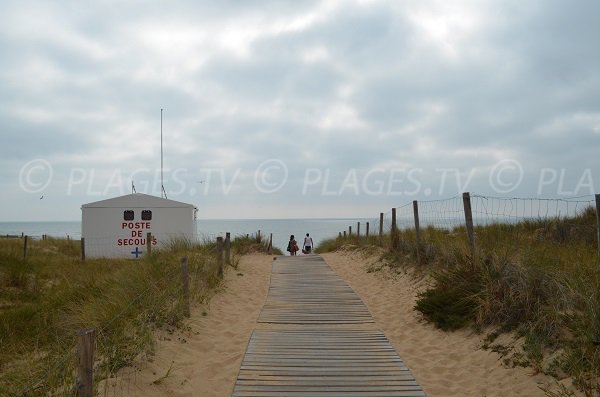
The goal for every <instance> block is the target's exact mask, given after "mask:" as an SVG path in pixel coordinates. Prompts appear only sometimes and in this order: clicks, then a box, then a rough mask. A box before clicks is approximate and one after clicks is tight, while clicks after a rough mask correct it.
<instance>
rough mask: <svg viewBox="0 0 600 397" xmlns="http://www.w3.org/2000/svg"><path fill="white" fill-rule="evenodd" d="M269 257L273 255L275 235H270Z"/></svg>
mask: <svg viewBox="0 0 600 397" xmlns="http://www.w3.org/2000/svg"><path fill="white" fill-rule="evenodd" d="M267 253H268V254H269V255H273V233H269V247H268V249H267Z"/></svg>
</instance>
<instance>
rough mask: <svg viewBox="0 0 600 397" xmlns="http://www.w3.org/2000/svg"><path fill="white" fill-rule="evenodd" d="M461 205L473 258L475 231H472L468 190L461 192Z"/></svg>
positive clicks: (471, 214)
mask: <svg viewBox="0 0 600 397" xmlns="http://www.w3.org/2000/svg"><path fill="white" fill-rule="evenodd" d="M463 207H464V208H465V225H466V227H467V238H468V239H469V248H470V249H471V256H472V258H473V259H475V233H474V232H473V213H472V212H471V195H470V194H469V192H465V193H463Z"/></svg>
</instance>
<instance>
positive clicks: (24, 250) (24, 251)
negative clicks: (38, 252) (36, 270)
mask: <svg viewBox="0 0 600 397" xmlns="http://www.w3.org/2000/svg"><path fill="white" fill-rule="evenodd" d="M27 240H29V238H28V236H25V237H23V259H27Z"/></svg>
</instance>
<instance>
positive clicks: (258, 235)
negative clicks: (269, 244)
mask: <svg viewBox="0 0 600 397" xmlns="http://www.w3.org/2000/svg"><path fill="white" fill-rule="evenodd" d="M256 242H257V243H260V230H259V231H258V232H257V233H256Z"/></svg>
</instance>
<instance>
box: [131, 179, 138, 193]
mask: <svg viewBox="0 0 600 397" xmlns="http://www.w3.org/2000/svg"><path fill="white" fill-rule="evenodd" d="M133 193H137V192H136V191H135V185H134V184H133V179H132V180H131V194H133Z"/></svg>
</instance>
